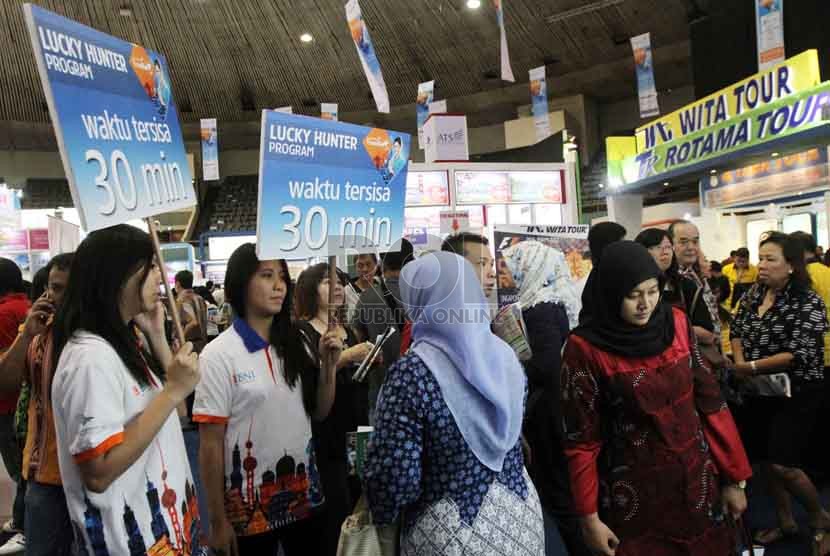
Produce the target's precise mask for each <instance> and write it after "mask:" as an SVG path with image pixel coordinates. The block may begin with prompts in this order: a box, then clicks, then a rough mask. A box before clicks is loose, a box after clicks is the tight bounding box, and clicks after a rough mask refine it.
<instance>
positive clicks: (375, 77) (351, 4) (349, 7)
mask: <svg viewBox="0 0 830 556" xmlns="http://www.w3.org/2000/svg"><path fill="white" fill-rule="evenodd" d="M346 19H347V20H348V21H349V31H351V34H352V40H353V41H354V46H355V48H357V55H358V56H360V63H361V64H363V72H364V73H365V74H366V80H367V81H369V88H370V89H372V96H373V97H375V104H376V105H377V108H378V112H381V113H383V114H388V113H389V93H387V92H386V83H385V82H384V81H383V74H382V73H381V71H380V62H379V61H378V57H377V55H376V54H375V46H374V45H373V44H372V39H371V37H370V36H369V28H368V27H367V26H366V22H365V21H363V15H362V14H361V12H360V4H358V3H357V0H349V1H348V2H347V3H346Z"/></svg>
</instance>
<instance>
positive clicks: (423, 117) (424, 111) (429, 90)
mask: <svg viewBox="0 0 830 556" xmlns="http://www.w3.org/2000/svg"><path fill="white" fill-rule="evenodd" d="M434 95H435V81H427V82H425V83H419V84H418V97H417V98H416V99H415V117H416V118H417V119H418V148H419V149H421V150H424V123H425V122H426V121H427V118H428V117H429V105H430V104H432V99H433V96H434Z"/></svg>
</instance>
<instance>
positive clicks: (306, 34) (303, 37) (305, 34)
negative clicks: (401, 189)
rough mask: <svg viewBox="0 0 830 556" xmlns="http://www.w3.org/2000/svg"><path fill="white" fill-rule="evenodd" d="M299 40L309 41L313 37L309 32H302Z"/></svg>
mask: <svg viewBox="0 0 830 556" xmlns="http://www.w3.org/2000/svg"><path fill="white" fill-rule="evenodd" d="M300 40H301V41H303V42H311V41H313V40H314V37H312V36H311V33H303V34H302V35H300Z"/></svg>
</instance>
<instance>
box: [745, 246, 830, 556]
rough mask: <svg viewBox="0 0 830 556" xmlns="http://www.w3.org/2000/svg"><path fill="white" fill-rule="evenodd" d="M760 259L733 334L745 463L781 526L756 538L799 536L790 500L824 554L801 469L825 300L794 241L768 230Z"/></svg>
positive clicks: (817, 508)
mask: <svg viewBox="0 0 830 556" xmlns="http://www.w3.org/2000/svg"><path fill="white" fill-rule="evenodd" d="M759 256H760V263H759V265H758V271H759V275H758V284H756V285H755V286H754V287H753V288H752V289H751V290H750V291H749V292H747V294H746V296H745V297H744V298H743V301H742V302H741V304H740V306H739V308H738V313H737V315H736V316H735V320H734V322H733V324H732V328H731V338H732V351H733V353H734V356H735V364H736V368H735V374H736V376H737V377H738V378H739V379H740V380H741V390H742V392H743V394H744V395H743V400H744V403H743V406H742V407H741V408H740V409H739V410H738V411H737V420H738V425H739V428H740V430H741V436H742V437H743V439H744V442H745V443H746V446H747V451H748V452H749V456H750V459H751V460H752V461H753V462H755V463H762V464H764V471H765V473H766V475H767V477H769V483H770V490H771V492H772V494H773V497H774V498H775V501H776V506H777V509H778V517H779V526H778V527H775V528H772V529H768V530H764V531H760V532H759V533H758V534H757V536H756V540H757V541H758V542H760V543H762V544H771V543H774V542H776V541H779V540H781V539H783V538H786V537H790V536H793V535H795V534H796V533H797V531H798V526H797V525H796V522H795V519H794V517H793V512H792V501H791V499H790V495H792V496H794V497H795V498H796V499H797V500H798V501H799V502H800V503H801V504H802V505H803V506H804V507H805V509H806V510H807V511H808V513H809V515H810V525H811V527H812V528H813V529H814V531H815V542H816V551H815V554H817V555H818V556H824V555H825V554H828V553H830V534H828V531H830V513H828V512H827V511H826V510H824V509H823V508H822V506H821V502H820V501H819V497H818V493H817V491H816V488H815V486H814V485H813V483H812V482H811V481H810V479H809V477H807V475H806V474H805V473H804V471H802V467H803V464H804V461H805V458H806V456H807V450H808V448H809V447H808V446H807V445H806V440H807V439H808V438H809V434H808V433H809V431H810V430H811V429H812V428H813V426H814V424H815V421H816V416H817V413H818V408H819V405H820V403H821V399H822V395H823V385H824V340H823V335H824V333H825V331H826V330H827V317H826V313H825V307H824V302H823V301H822V300H821V298H820V297H819V296H818V295H816V294H815V293H814V292H813V291H812V290H811V289H810V277H809V275H808V274H807V270H806V268H805V265H804V251H803V249H802V247H801V244H800V242H799V241H798V240H797V239H795V238H792V237H790V236H788V235H786V234H782V233H779V232H772V233H770V234H769V235H768V236H767V237H766V238H764V240H763V241H762V242H761V247H760V253H759ZM772 375H775V376H776V377H781V380H776V379H774V378H771V376H772ZM781 375H785V376H786V378H783V377H782V376H781ZM787 382H788V383H789V388H787ZM787 390H789V393H788V392H787Z"/></svg>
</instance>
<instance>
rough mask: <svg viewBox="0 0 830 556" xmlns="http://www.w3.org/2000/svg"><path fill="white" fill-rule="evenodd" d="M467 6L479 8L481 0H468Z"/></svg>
mask: <svg viewBox="0 0 830 556" xmlns="http://www.w3.org/2000/svg"><path fill="white" fill-rule="evenodd" d="M467 7H468V8H469V9H471V10H477V9H479V8H480V7H481V0H467Z"/></svg>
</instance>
